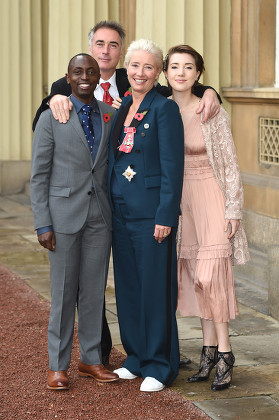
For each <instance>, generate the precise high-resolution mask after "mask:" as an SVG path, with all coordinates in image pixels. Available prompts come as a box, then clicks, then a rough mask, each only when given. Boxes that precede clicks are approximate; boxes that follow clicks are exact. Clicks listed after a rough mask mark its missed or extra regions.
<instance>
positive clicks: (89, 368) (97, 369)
mask: <svg viewBox="0 0 279 420" xmlns="http://www.w3.org/2000/svg"><path fill="white" fill-rule="evenodd" d="M78 372H79V375H80V376H90V377H91V378H94V379H95V380H96V381H98V382H114V381H118V379H119V376H118V375H117V374H116V373H113V372H111V371H110V370H107V369H106V368H105V367H104V366H103V365H86V364H85V363H82V362H79V364H78Z"/></svg>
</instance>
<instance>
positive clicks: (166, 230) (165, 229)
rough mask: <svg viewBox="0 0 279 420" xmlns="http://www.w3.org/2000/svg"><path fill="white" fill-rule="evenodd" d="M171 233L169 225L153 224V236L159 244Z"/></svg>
mask: <svg viewBox="0 0 279 420" xmlns="http://www.w3.org/2000/svg"><path fill="white" fill-rule="evenodd" d="M170 233H171V227H169V226H162V225H155V230H154V238H155V239H156V241H158V243H159V244H160V243H161V242H163V240H164V239H165V238H166V237H167V236H168V235H169V234H170Z"/></svg>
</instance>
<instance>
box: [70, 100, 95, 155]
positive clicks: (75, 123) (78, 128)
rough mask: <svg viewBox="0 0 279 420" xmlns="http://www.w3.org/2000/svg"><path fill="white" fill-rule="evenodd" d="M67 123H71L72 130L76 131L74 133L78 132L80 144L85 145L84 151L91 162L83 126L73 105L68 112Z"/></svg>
mask: <svg viewBox="0 0 279 420" xmlns="http://www.w3.org/2000/svg"><path fill="white" fill-rule="evenodd" d="M69 123H70V124H71V125H72V127H73V128H74V130H75V131H76V133H77V134H78V137H79V139H80V141H81V142H82V144H83V145H84V146H85V148H86V151H87V153H88V156H89V158H90V159H91V162H92V157H91V153H90V150H89V147H88V142H87V140H86V137H85V134H84V131H83V128H82V126H81V123H80V121H79V118H78V115H77V112H76V110H75V107H73V109H72V111H71V113H70V119H69Z"/></svg>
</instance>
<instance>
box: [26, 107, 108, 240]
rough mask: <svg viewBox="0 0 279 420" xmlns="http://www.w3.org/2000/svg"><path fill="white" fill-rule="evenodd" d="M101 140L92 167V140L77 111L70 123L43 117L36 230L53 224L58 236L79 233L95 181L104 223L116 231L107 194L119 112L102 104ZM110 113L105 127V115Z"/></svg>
mask: <svg viewBox="0 0 279 420" xmlns="http://www.w3.org/2000/svg"><path fill="white" fill-rule="evenodd" d="M97 102H98V106H99V109H100V114H101V121H102V137H101V142H100V146H99V149H98V153H97V156H96V159H95V162H94V164H93V162H92V158H91V154H90V151H89V147H88V144H87V140H86V138H85V135H84V131H83V129H82V126H81V124H80V121H79V118H78V115H77V113H76V111H75V109H74V108H73V110H72V111H71V113H70V119H69V121H68V122H67V123H66V124H60V123H59V122H58V121H56V120H55V119H54V118H53V116H52V113H51V111H50V110H47V111H46V112H44V113H43V114H42V115H41V117H40V119H39V121H38V124H37V126H36V130H35V132H34V141H33V152H32V168H31V180H30V187H31V204H32V210H33V214H34V228H35V229H38V228H40V227H44V226H49V225H53V228H54V231H56V232H60V233H64V234H71V233H76V232H78V231H79V230H80V229H81V228H82V226H83V224H84V222H85V220H86V217H87V214H88V209H89V204H90V194H91V187H92V181H93V183H94V187H95V191H96V196H97V201H98V204H99V206H100V209H101V212H102V216H103V219H104V222H105V223H106V225H107V226H108V228H109V229H111V210H110V205H109V201H108V194H107V170H108V143H109V135H110V129H111V125H112V122H113V119H114V117H115V111H114V110H113V109H112V108H111V107H110V106H108V105H107V104H105V103H103V102H100V101H97ZM107 113H108V114H109V116H110V119H109V121H107V122H105V121H104V119H103V116H104V114H107Z"/></svg>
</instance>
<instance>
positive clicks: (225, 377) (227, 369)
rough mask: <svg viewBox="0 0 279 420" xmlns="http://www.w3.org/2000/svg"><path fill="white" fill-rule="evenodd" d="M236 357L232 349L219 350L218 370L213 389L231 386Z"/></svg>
mask: <svg viewBox="0 0 279 420" xmlns="http://www.w3.org/2000/svg"><path fill="white" fill-rule="evenodd" d="M234 361H235V357H234V355H233V353H232V351H227V352H221V351H218V361H217V364H216V372H215V376H214V379H213V382H212V385H211V389H212V391H222V389H226V388H228V387H229V386H230V384H231V381H232V372H233V365H234Z"/></svg>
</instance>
